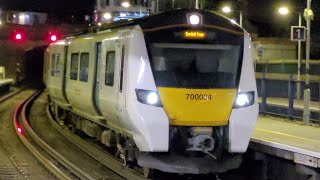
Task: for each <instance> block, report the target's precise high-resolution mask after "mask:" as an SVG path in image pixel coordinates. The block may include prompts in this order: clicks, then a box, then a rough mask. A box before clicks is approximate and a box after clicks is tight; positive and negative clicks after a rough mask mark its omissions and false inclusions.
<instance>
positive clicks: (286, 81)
mask: <svg viewBox="0 0 320 180" xmlns="http://www.w3.org/2000/svg"><path fill="white" fill-rule="evenodd" d="M290 64H291V65H292V62H290ZM256 65H257V64H256ZM260 65H261V64H260ZM269 65H270V64H269V63H268V61H267V62H266V63H265V64H263V67H261V66H260V67H259V68H260V72H259V71H258V72H256V78H257V87H258V94H259V96H260V113H262V114H266V113H271V114H276V115H281V116H286V117H289V118H290V119H293V118H295V119H302V118H303V109H304V100H303V90H304V89H305V88H306V86H305V77H306V76H305V75H304V74H303V75H301V76H300V78H298V76H297V75H296V74H295V73H294V74H293V73H287V72H288V71H289V70H288V69H286V66H285V65H286V64H285V63H279V62H278V65H279V66H281V68H282V69H284V70H285V71H284V72H285V73H279V72H276V73H274V70H273V71H272V70H270V69H268V66H269ZM274 65H275V63H273V66H274ZM295 65H296V64H295ZM312 65H313V68H314V69H315V67H316V66H317V68H318V69H320V61H319V62H314V63H313V64H312ZM289 67H290V68H292V66H289ZM256 68H257V66H256ZM273 68H275V67H273ZM275 69H277V70H279V67H276V68H275ZM290 71H292V70H290ZM295 72H297V71H295ZM319 74H320V73H319ZM319 74H318V73H313V74H312V75H311V76H310V83H309V89H310V91H311V96H310V98H311V102H310V122H312V123H320V76H319ZM298 87H300V89H301V91H300V92H298V90H297V89H299V88H298Z"/></svg>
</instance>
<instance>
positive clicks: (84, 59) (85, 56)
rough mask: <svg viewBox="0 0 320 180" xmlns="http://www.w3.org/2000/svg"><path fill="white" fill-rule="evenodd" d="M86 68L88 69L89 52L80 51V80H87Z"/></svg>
mask: <svg viewBox="0 0 320 180" xmlns="http://www.w3.org/2000/svg"><path fill="white" fill-rule="evenodd" d="M88 70H89V53H81V56H80V77H79V80H80V81H82V82H88Z"/></svg>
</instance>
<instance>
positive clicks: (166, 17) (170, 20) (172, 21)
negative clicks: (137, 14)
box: [93, 9, 243, 33]
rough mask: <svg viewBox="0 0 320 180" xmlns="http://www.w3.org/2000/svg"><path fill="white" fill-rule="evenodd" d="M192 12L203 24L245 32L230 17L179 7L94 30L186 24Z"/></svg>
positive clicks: (150, 27) (149, 27)
mask: <svg viewBox="0 0 320 180" xmlns="http://www.w3.org/2000/svg"><path fill="white" fill-rule="evenodd" d="M191 13H197V14H200V15H201V16H202V25H207V26H216V27H220V28H223V29H228V30H231V31H234V32H238V33H243V29H242V28H241V27H240V26H238V25H236V24H233V23H232V22H231V21H230V20H229V19H227V18H226V17H224V16H221V15H219V14H217V13H214V12H209V11H204V10H199V9H179V10H171V11H166V12H163V13H160V14H155V15H151V16H147V17H144V18H139V19H133V20H123V21H118V22H114V23H110V24H105V25H102V26H101V27H95V28H94V29H93V31H94V32H95V31H96V32H97V31H103V30H107V29H114V28H120V27H125V26H134V25H139V26H140V27H141V29H142V30H148V29H154V28H159V27H165V26H172V25H185V26H190V25H189V24H188V19H187V15H188V14H191Z"/></svg>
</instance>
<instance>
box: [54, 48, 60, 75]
mask: <svg viewBox="0 0 320 180" xmlns="http://www.w3.org/2000/svg"><path fill="white" fill-rule="evenodd" d="M55 67H56V69H55V72H54V75H55V76H59V75H60V71H61V63H60V54H59V53H58V54H57V55H56V62H55Z"/></svg>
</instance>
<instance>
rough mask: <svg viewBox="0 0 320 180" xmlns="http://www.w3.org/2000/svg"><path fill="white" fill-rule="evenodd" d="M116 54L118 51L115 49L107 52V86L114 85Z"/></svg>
mask: <svg viewBox="0 0 320 180" xmlns="http://www.w3.org/2000/svg"><path fill="white" fill-rule="evenodd" d="M115 55H116V53H115V52H114V51H109V52H107V57H106V73H105V84H106V85H107V86H113V81H114V65H115Z"/></svg>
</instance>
